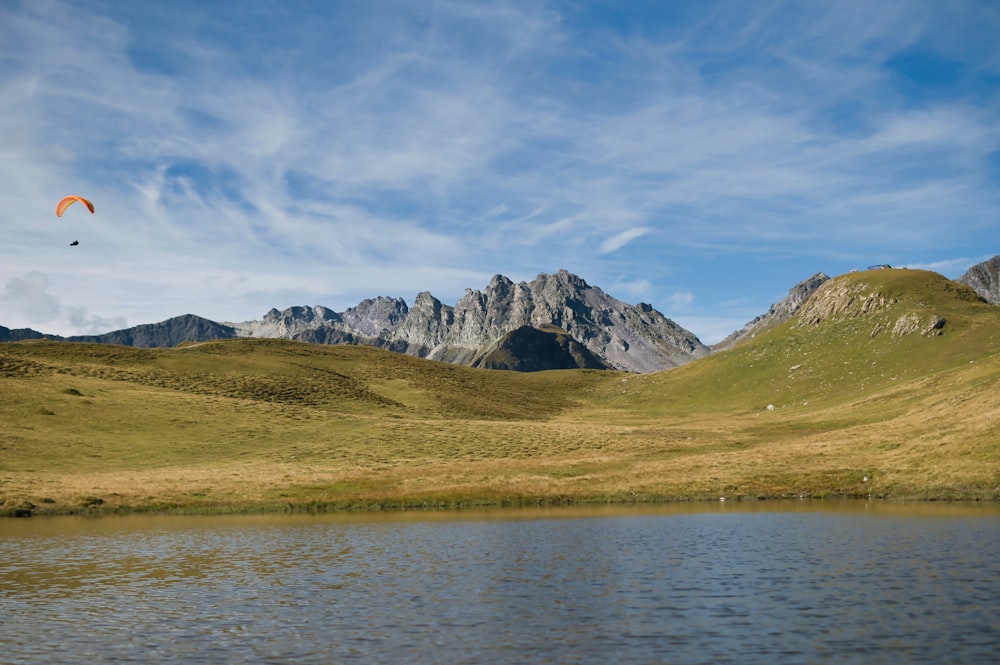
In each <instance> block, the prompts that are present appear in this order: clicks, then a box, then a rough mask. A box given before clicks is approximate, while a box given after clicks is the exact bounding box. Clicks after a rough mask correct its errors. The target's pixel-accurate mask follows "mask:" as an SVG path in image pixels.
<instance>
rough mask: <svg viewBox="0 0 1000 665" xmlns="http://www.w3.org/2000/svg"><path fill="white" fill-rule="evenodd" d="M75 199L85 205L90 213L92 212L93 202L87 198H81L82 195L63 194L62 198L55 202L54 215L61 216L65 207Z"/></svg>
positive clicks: (74, 201)
mask: <svg viewBox="0 0 1000 665" xmlns="http://www.w3.org/2000/svg"><path fill="white" fill-rule="evenodd" d="M77 201H79V202H80V203H82V204H83V205H85V206H87V210H89V211H90V214H92V215H93V214H94V204H93V203H91V202H90V201H88V200H87V199H85V198H83V197H82V196H64V197H63V198H62V200H61V201H59V203H57V204H56V217H62V214H63V212H65V210H66V208H68V207H70V206H71V205H73V204H74V203H76V202H77Z"/></svg>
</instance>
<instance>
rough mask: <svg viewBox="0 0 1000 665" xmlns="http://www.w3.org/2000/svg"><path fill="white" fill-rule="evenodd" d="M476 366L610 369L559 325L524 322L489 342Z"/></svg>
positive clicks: (532, 369) (528, 369) (533, 369)
mask: <svg viewBox="0 0 1000 665" xmlns="http://www.w3.org/2000/svg"><path fill="white" fill-rule="evenodd" d="M472 366H473V367H482V368H485V369H509V370H516V371H518V372H538V371H542V370H548V369H574V368H582V369H608V366H607V365H606V364H605V363H604V362H602V361H601V360H600V359H599V358H598V357H597V356H595V355H594V354H593V353H591V352H590V350H589V349H588V348H587V347H585V346H584V345H582V344H580V343H579V342H578V341H576V340H575V339H573V337H572V336H570V334H569V333H567V332H566V331H565V330H563V329H561V328H557V327H556V326H550V325H545V326H542V327H541V328H532V327H531V326H521V327H520V328H517V329H516V330H512V331H510V332H509V333H507V334H506V335H504V336H503V337H501V338H500V339H499V340H497V341H496V342H494V343H493V344H490V345H489V346H487V347H486V348H485V349H484V350H483V351H482V353H481V354H480V355H478V356H477V357H476V358H475V359H474V360H473V361H472Z"/></svg>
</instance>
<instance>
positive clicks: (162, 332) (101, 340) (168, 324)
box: [66, 314, 236, 349]
mask: <svg viewBox="0 0 1000 665" xmlns="http://www.w3.org/2000/svg"><path fill="white" fill-rule="evenodd" d="M233 337H236V331H235V330H233V328H232V327H231V326H227V325H224V324H221V323H215V322H214V321H209V320H208V319H203V318H202V317H200V316H195V315H193V314H185V315H183V316H177V317H174V318H172V319H167V320H166V321H162V322H160V323H147V324H143V325H139V326H135V327H133V328H126V329H124V330H116V331H114V332H109V333H105V334H103V335H78V336H74V337H68V338H66V341H69V342H94V343H97V344H120V345H122V346H135V347H139V348H145V349H152V348H158V347H170V346H177V345H178V344H180V343H182V342H207V341H209V340H213V339H231V338H233Z"/></svg>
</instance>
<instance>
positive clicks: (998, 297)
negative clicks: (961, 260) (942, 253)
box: [955, 255, 1000, 305]
mask: <svg viewBox="0 0 1000 665" xmlns="http://www.w3.org/2000/svg"><path fill="white" fill-rule="evenodd" d="M955 281H956V282H959V283H961V284H965V285H966V286H971V287H972V290H973V291H975V292H976V293H978V294H979V295H980V297H982V299H983V300H985V301H986V302H988V303H990V304H991V305H1000V255H998V256H994V257H993V258H992V259H989V260H988V261H983V262H982V263H978V264H976V265H974V266H972V267H971V268H969V269H968V270H967V271H966V272H965V274H964V275H962V276H961V277H959V278H958V279H956V280H955Z"/></svg>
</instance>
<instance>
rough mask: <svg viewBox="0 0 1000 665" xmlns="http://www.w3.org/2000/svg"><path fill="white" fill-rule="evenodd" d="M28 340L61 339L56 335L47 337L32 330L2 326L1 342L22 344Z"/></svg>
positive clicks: (0, 330)
mask: <svg viewBox="0 0 1000 665" xmlns="http://www.w3.org/2000/svg"><path fill="white" fill-rule="evenodd" d="M26 339H60V338H59V337H58V336H56V335H46V334H44V333H40V332H38V331H37V330H32V329H31V328H14V329H13V330H11V329H10V328H4V327H3V326H0V342H20V341H22V340H26Z"/></svg>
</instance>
